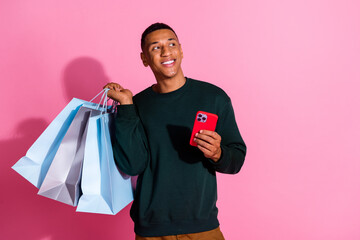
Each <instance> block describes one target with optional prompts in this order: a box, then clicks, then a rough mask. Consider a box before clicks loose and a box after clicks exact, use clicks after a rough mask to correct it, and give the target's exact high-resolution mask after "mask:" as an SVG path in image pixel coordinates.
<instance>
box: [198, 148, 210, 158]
mask: <svg viewBox="0 0 360 240" xmlns="http://www.w3.org/2000/svg"><path fill="white" fill-rule="evenodd" d="M197 147H198V148H199V149H200V151H202V152H203V153H204V156H205V157H208V156H211V151H209V149H207V148H205V147H203V146H201V145H198V146H197Z"/></svg>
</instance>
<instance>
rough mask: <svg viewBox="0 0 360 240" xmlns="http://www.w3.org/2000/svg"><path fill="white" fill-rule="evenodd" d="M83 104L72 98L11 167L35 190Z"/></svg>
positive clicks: (81, 101) (82, 101)
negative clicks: (34, 187)
mask: <svg viewBox="0 0 360 240" xmlns="http://www.w3.org/2000/svg"><path fill="white" fill-rule="evenodd" d="M84 102H85V101H84V100H80V99H77V98H73V99H72V100H71V101H70V102H69V103H68V105H67V106H66V107H65V108H64V109H63V110H62V111H61V112H60V113H59V115H58V116H57V117H56V118H55V119H54V120H53V121H52V122H51V123H50V125H49V126H48V127H47V128H46V129H45V131H44V132H43V133H42V134H41V135H40V137H39V138H38V139H37V140H36V141H35V142H34V144H33V145H32V146H31V147H30V148H29V150H28V151H27V153H26V156H24V157H22V158H21V159H20V160H19V161H18V162H16V163H15V165H14V166H13V167H12V168H13V169H14V170H15V171H16V172H18V173H19V174H20V175H21V176H23V177H24V178H25V179H27V180H28V181H29V182H31V183H32V184H33V185H34V186H36V187H37V188H40V186H41V184H42V182H43V180H44V178H45V175H46V173H47V171H48V169H49V166H50V164H51V162H52V160H53V158H54V156H55V154H56V152H57V149H58V148H59V145H60V143H61V141H62V139H63V137H64V136H65V134H66V132H67V130H68V128H69V126H70V124H71V122H72V120H73V118H74V117H75V115H76V113H77V111H78V110H79V108H80V106H81V105H82V104H83V103H84Z"/></svg>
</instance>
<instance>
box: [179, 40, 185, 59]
mask: <svg viewBox="0 0 360 240" xmlns="http://www.w3.org/2000/svg"><path fill="white" fill-rule="evenodd" d="M179 46H180V56H181V59H183V58H184V53H183V50H182V47H181V44H179Z"/></svg>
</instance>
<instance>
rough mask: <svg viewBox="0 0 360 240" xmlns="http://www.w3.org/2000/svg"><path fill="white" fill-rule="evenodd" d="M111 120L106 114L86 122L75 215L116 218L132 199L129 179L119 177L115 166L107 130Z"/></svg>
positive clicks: (93, 117) (128, 177)
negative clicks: (83, 214) (79, 188)
mask: <svg viewBox="0 0 360 240" xmlns="http://www.w3.org/2000/svg"><path fill="white" fill-rule="evenodd" d="M112 118H113V114H110V113H106V114H101V115H98V116H91V117H90V119H89V122H88V132H87V136H86V143H85V153H84V162H83V170H82V177H81V190H82V196H81V197H80V199H79V202H78V206H77V209H76V211H78V212H91V213H102V214H111V215H115V214H116V213H118V212H119V211H120V210H121V209H123V208H124V207H126V205H128V204H129V203H130V202H131V201H132V200H133V191H132V187H131V179H130V176H127V175H125V174H121V173H120V172H119V170H118V169H117V167H116V165H115V161H114V157H113V151H112V145H111V137H110V129H109V128H110V125H111V121H112Z"/></svg>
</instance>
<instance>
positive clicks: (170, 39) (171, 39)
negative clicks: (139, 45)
mask: <svg viewBox="0 0 360 240" xmlns="http://www.w3.org/2000/svg"><path fill="white" fill-rule="evenodd" d="M173 40H176V38H169V39H168V41H173ZM157 43H159V42H152V43H150V44H149V46H151V45H154V44H157Z"/></svg>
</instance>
